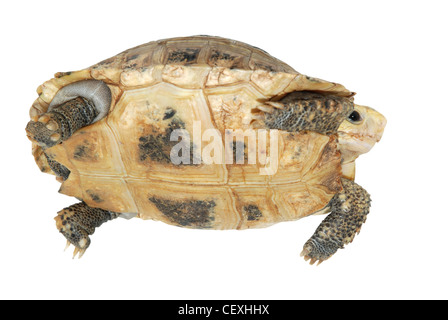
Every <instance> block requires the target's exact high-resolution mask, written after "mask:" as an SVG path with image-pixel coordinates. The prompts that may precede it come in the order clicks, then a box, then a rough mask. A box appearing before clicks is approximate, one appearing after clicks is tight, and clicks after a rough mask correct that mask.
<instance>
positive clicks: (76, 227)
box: [54, 202, 120, 258]
mask: <svg viewBox="0 0 448 320" xmlns="http://www.w3.org/2000/svg"><path fill="white" fill-rule="evenodd" d="M119 215H120V214H119V213H115V212H110V211H107V210H103V209H100V208H91V207H89V206H88V205H87V204H86V203H85V202H80V203H77V204H74V205H72V206H70V207H68V208H65V209H63V210H61V211H59V212H58V215H57V217H55V218H54V219H55V220H56V227H57V228H58V230H59V232H61V233H62V234H63V235H64V237H65V238H66V239H67V247H68V246H69V245H70V244H73V245H74V246H75V252H74V253H73V258H74V257H75V256H76V254H78V253H79V256H78V257H79V258H81V257H82V255H83V254H84V252H85V251H86V250H87V248H88V247H89V245H90V238H89V235H92V234H93V233H94V232H95V228H97V227H99V226H101V225H102V224H103V223H104V222H107V221H109V220H112V219H115V218H116V217H118V216H119Z"/></svg>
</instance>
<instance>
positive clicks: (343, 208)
mask: <svg viewBox="0 0 448 320" xmlns="http://www.w3.org/2000/svg"><path fill="white" fill-rule="evenodd" d="M341 181H342V186H343V189H344V191H343V192H341V193H338V194H336V195H335V196H334V197H333V199H332V200H331V201H330V203H329V204H328V205H329V207H330V210H331V213H330V214H329V215H328V216H327V217H326V218H325V219H324V221H322V223H321V224H320V225H319V227H318V228H317V230H316V232H314V234H313V236H312V237H311V238H310V239H309V240H308V241H307V242H306V243H305V245H304V246H303V251H302V253H301V254H300V255H301V256H303V257H305V260H310V264H314V263H315V262H316V261H318V264H317V265H319V264H320V263H321V262H322V261H325V260H327V259H328V258H330V257H331V256H332V255H333V254H334V253H335V252H336V251H337V250H338V249H342V248H344V245H346V244H348V243H350V242H352V241H353V238H354V237H355V235H356V234H357V233H359V231H360V229H361V226H362V224H363V223H364V222H365V221H366V219H367V214H368V213H369V209H370V195H369V194H368V193H367V191H365V190H364V189H363V188H362V187H361V186H359V185H357V184H356V183H355V182H353V181H351V180H347V179H342V180H341Z"/></svg>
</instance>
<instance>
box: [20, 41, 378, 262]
mask: <svg viewBox="0 0 448 320" xmlns="http://www.w3.org/2000/svg"><path fill="white" fill-rule="evenodd" d="M37 93H38V95H39V96H38V98H37V99H36V101H35V102H34V104H33V105H32V107H31V110H30V118H31V120H30V121H29V122H28V124H27V126H26V132H27V136H28V138H29V139H30V140H31V141H32V153H33V155H34V158H35V161H36V163H37V165H38V166H39V168H40V170H41V171H42V172H45V173H50V174H53V175H56V179H57V180H58V181H59V182H60V183H61V186H60V189H59V192H61V193H63V194H66V195H69V196H73V197H76V198H77V199H78V200H80V202H79V203H76V204H74V205H72V206H70V207H67V208H64V209H63V210H61V211H60V212H58V215H57V216H56V217H55V220H56V226H57V228H58V230H59V231H60V232H61V233H62V234H63V235H64V236H65V238H66V239H67V246H69V245H70V244H73V245H74V246H75V252H74V254H73V257H75V256H76V255H77V254H79V256H78V257H81V256H82V255H83V254H84V252H85V251H86V249H87V248H88V247H89V245H90V237H89V235H92V234H93V233H94V231H95V228H97V227H99V226H100V225H101V224H102V223H104V222H106V221H108V220H111V219H114V218H116V217H123V218H127V219H130V218H133V217H138V218H141V219H150V220H157V221H162V222H165V223H168V224H171V225H175V226H179V227H186V228H200V229H238V230H243V229H250V228H261V227H267V226H270V225H272V224H275V223H278V222H281V221H292V220H297V219H299V218H303V217H306V216H309V215H312V214H328V213H329V214H328V215H327V217H326V218H325V219H324V220H323V222H322V223H321V224H320V225H319V227H318V228H317V230H316V232H315V233H314V234H313V235H312V237H311V238H310V239H309V240H308V241H307V242H306V243H305V245H304V247H303V251H302V253H301V255H302V256H304V257H305V260H310V263H311V264H313V263H315V262H316V261H318V264H319V263H321V262H322V261H324V260H327V259H328V258H329V257H331V256H332V255H333V254H334V253H335V252H336V251H337V250H338V249H339V248H343V247H344V245H345V244H347V243H349V242H351V241H352V240H353V238H354V236H355V234H356V233H357V232H359V230H360V228H361V225H362V224H363V223H364V222H365V220H366V217H367V214H368V213H369V208H370V196H369V194H368V193H367V191H365V190H364V189H363V188H362V187H361V186H359V185H358V184H356V183H355V182H354V176H355V160H356V158H357V157H358V156H359V155H360V154H362V153H366V152H368V151H369V150H370V149H371V148H372V147H373V145H374V144H375V143H376V142H378V141H379V140H380V138H381V136H382V133H383V130H384V127H385V125H386V119H385V118H384V116H382V115H381V114H380V113H378V112H377V111H375V110H373V109H371V108H369V107H366V106H361V105H357V104H354V97H353V96H354V94H355V93H354V92H352V91H349V90H348V89H346V88H345V87H344V86H342V85H340V84H337V83H333V82H328V81H324V80H321V79H318V78H314V77H309V76H306V75H303V74H300V73H299V72H297V71H295V70H294V69H293V68H291V67H290V66H289V65H287V64H286V63H284V62H282V61H280V60H278V59H276V58H274V57H272V56H270V55H269V54H268V53H267V52H265V51H263V50H261V49H259V48H256V47H253V46H250V45H248V44H245V43H242V42H238V41H234V40H229V39H225V38H220V37H211V36H192V37H180V38H171V39H164V40H159V41H153V42H149V43H147V44H143V45H141V46H138V47H135V48H132V49H129V50H126V51H124V52H122V53H120V54H118V55H116V56H114V57H112V58H109V59H107V60H104V61H102V62H100V63H98V64H95V65H93V66H91V67H89V68H86V69H84V70H81V71H76V72H60V73H56V74H55V77H54V78H53V79H51V80H49V81H47V82H45V83H43V84H42V85H41V86H39V88H38V89H37Z"/></svg>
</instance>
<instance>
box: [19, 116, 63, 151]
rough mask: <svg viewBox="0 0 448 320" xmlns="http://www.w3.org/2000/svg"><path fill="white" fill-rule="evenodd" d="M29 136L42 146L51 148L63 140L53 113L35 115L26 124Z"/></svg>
mask: <svg viewBox="0 0 448 320" xmlns="http://www.w3.org/2000/svg"><path fill="white" fill-rule="evenodd" d="M26 132H27V136H28V138H29V139H30V140H31V141H35V142H37V143H38V144H39V145H40V146H41V147H44V148H50V147H52V146H54V145H56V144H58V143H60V142H61V141H62V133H61V129H60V127H59V124H58V122H57V121H56V119H54V117H53V114H52V113H45V114H43V115H41V116H36V117H34V118H33V119H32V120H31V121H30V122H28V125H27V126H26Z"/></svg>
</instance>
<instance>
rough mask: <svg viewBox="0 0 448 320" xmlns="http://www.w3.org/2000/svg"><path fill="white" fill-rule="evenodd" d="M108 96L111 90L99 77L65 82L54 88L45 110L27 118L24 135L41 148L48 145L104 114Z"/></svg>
mask: <svg viewBox="0 0 448 320" xmlns="http://www.w3.org/2000/svg"><path fill="white" fill-rule="evenodd" d="M111 99H112V98H111V91H110V89H109V87H108V86H107V85H106V84H105V83H104V82H102V81H98V80H84V81H79V82H75V83H72V84H70V85H67V86H65V87H63V88H62V89H60V90H59V91H58V92H57V94H56V95H55V97H54V98H53V100H52V101H51V103H50V105H49V107H48V110H47V112H46V113H44V114H41V115H40V116H36V117H35V118H33V119H32V120H31V121H30V122H28V124H27V126H26V131H27V135H28V137H29V138H30V139H31V140H32V141H35V142H37V143H38V144H39V145H40V146H42V147H43V148H50V147H52V146H54V145H56V144H58V143H60V142H62V141H65V140H67V139H68V138H70V136H71V135H72V134H73V133H75V132H76V131H77V130H79V129H80V128H82V127H85V126H88V125H90V124H92V123H94V122H96V121H98V120H100V119H102V118H103V117H105V116H106V115H107V112H108V111H109V107H110V104H111Z"/></svg>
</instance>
